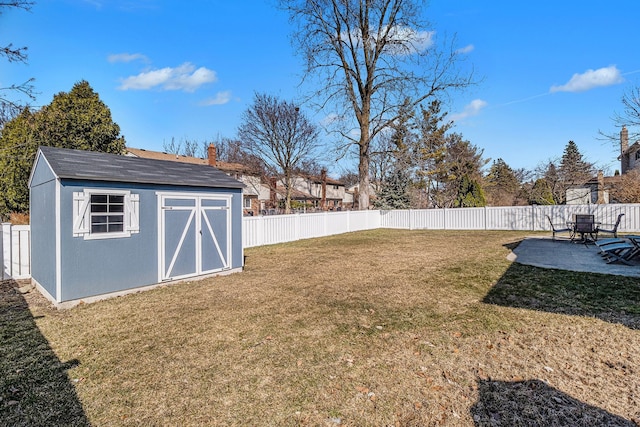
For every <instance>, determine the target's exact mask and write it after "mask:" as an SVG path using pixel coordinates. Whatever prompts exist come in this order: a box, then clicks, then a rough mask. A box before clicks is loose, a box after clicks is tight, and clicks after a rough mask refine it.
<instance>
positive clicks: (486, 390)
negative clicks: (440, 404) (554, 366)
mask: <svg viewBox="0 0 640 427" xmlns="http://www.w3.org/2000/svg"><path fill="white" fill-rule="evenodd" d="M478 394H479V396H478V401H477V402H476V403H475V404H474V405H473V406H472V407H471V417H472V418H473V421H474V424H475V425H476V426H483V427H484V426H585V427H587V426H588V427H591V426H624V427H627V426H629V427H635V426H636V423H635V422H633V421H630V420H627V419H625V418H622V417H620V416H618V415H614V414H611V413H610V412H607V411H605V410H604V409H601V408H598V407H596V406H592V405H588V404H586V403H584V402H581V401H579V400H577V399H575V398H573V397H571V396H569V395H567V394H565V393H563V392H561V391H559V390H557V389H555V388H553V387H550V386H549V385H547V384H546V383H545V382H544V381H540V380H529V381H517V382H507V381H491V380H478Z"/></svg>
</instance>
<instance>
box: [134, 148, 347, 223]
mask: <svg viewBox="0 0 640 427" xmlns="http://www.w3.org/2000/svg"><path fill="white" fill-rule="evenodd" d="M126 155H127V156H132V157H140V158H146V159H156V160H168V161H173V162H182V163H191V164H197V165H208V166H213V167H215V168H217V169H219V170H221V171H222V172H224V173H226V174H227V175H229V176H231V177H232V178H235V179H237V180H238V181H240V182H242V183H243V184H244V185H245V188H244V191H243V196H242V206H243V211H244V214H245V215H260V214H269V213H278V212H280V211H281V209H279V206H280V201H281V200H283V199H284V197H285V189H284V182H283V181H282V180H277V179H273V178H272V179H267V178H265V177H264V176H263V175H262V174H261V173H260V172H256V171H254V170H252V169H250V168H248V167H246V166H244V165H242V164H240V163H228V162H221V161H218V160H217V153H216V148H215V146H214V145H213V144H210V145H209V147H208V149H207V158H206V159H201V158H198V157H190V156H184V155H180V154H171V153H165V152H160V151H150V150H145V149H141V148H127V152H126ZM291 196H292V200H294V201H297V202H299V203H301V204H302V205H304V206H306V207H307V208H304V209H305V210H306V209H309V211H315V210H342V209H343V208H345V207H350V205H352V204H353V198H352V197H351V198H350V197H349V194H347V192H346V191H345V187H344V184H343V183H342V182H340V181H338V180H335V179H332V178H329V177H328V176H327V174H326V171H323V172H322V173H321V175H320V176H313V175H303V174H300V175H297V176H296V177H295V178H294V182H293V191H292V195H291ZM345 200H346V201H348V202H349V203H350V204H349V205H345Z"/></svg>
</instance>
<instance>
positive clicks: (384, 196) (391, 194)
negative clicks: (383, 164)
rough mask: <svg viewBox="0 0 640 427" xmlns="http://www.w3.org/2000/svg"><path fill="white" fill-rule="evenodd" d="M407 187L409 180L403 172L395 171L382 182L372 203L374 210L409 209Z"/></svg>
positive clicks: (409, 201)
mask: <svg viewBox="0 0 640 427" xmlns="http://www.w3.org/2000/svg"><path fill="white" fill-rule="evenodd" d="M409 185H410V180H409V177H408V176H407V173H406V172H405V170H403V169H402V168H397V169H395V170H394V171H393V172H392V173H390V174H389V176H388V177H387V179H385V180H384V181H383V183H382V185H381V188H380V191H379V192H378V194H377V195H376V199H375V200H374V201H373V205H374V207H375V208H376V209H409V208H410V207H411V198H410V196H409Z"/></svg>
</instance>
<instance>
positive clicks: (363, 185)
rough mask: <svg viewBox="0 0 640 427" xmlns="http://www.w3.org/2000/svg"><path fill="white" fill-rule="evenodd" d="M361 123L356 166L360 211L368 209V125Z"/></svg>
mask: <svg viewBox="0 0 640 427" xmlns="http://www.w3.org/2000/svg"><path fill="white" fill-rule="evenodd" d="M361 122H363V123H365V124H361V125H360V141H359V142H358V146H359V147H360V153H359V156H360V163H359V165H358V177H359V178H360V179H359V182H358V187H359V188H358V190H359V194H358V208H359V209H360V210H367V209H369V190H370V185H369V183H370V180H369V125H368V120H366V121H362V120H361Z"/></svg>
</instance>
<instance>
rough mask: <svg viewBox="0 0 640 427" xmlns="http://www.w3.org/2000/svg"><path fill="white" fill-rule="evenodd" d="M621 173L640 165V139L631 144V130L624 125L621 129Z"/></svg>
mask: <svg viewBox="0 0 640 427" xmlns="http://www.w3.org/2000/svg"><path fill="white" fill-rule="evenodd" d="M618 159H619V160H620V173H621V174H625V173H627V172H629V171H630V170H632V169H637V168H639V167H640V141H636V142H634V143H633V144H632V145H631V146H629V131H628V130H627V127H626V126H622V130H621V131H620V157H618Z"/></svg>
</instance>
